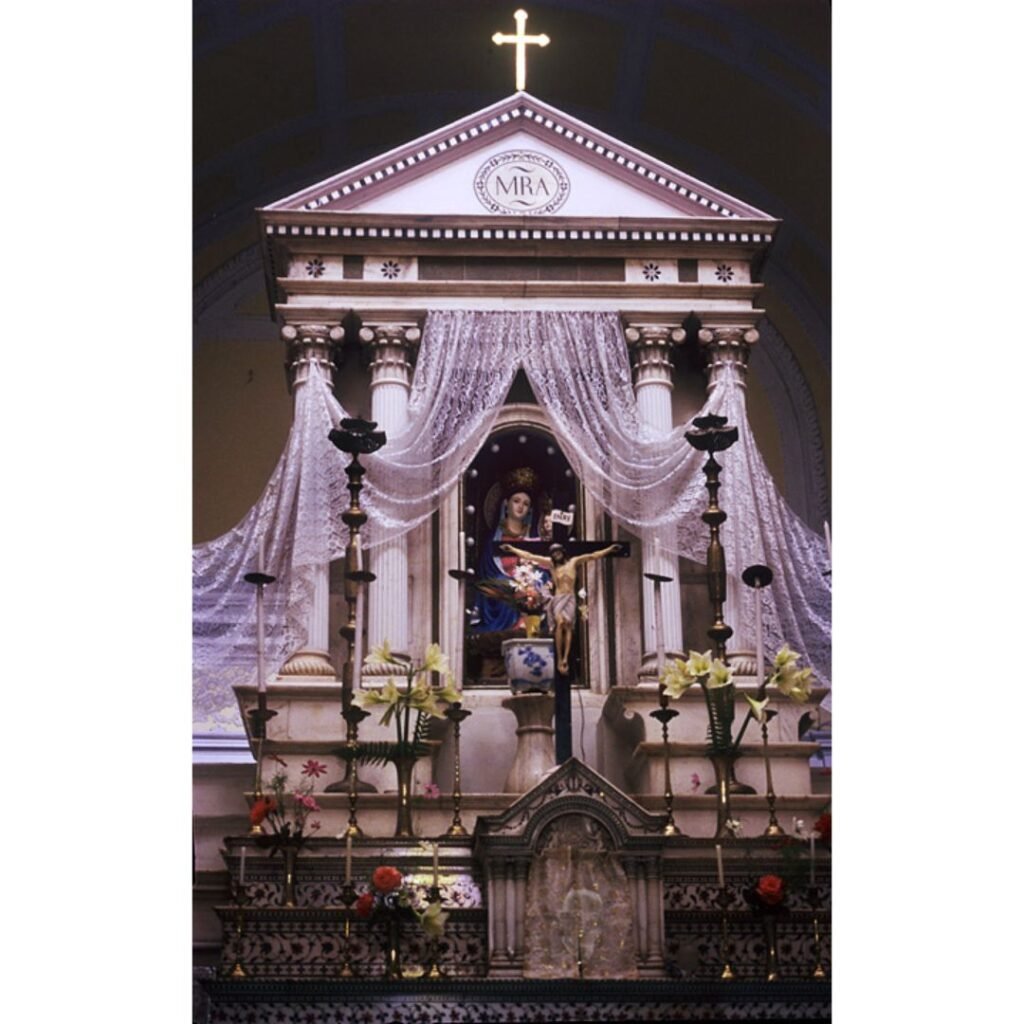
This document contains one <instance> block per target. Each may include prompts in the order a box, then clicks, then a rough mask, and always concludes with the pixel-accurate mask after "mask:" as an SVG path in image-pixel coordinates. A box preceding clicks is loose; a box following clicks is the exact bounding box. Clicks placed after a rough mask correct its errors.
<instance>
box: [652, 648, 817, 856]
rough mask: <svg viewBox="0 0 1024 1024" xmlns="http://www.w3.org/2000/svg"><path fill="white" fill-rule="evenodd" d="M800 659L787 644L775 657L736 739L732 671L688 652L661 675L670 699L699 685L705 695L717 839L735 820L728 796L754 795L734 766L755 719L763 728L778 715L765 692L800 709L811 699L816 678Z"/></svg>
mask: <svg viewBox="0 0 1024 1024" xmlns="http://www.w3.org/2000/svg"><path fill="white" fill-rule="evenodd" d="M799 658H800V655H799V654H797V653H796V652H794V651H791V650H790V649H789V647H788V645H785V644H784V645H783V647H782V650H781V651H779V653H778V654H777V655H776V657H775V671H774V673H773V674H772V676H771V677H770V678H769V679H767V680H766V681H765V682H764V683H763V684H762V685H761V686H760V687H759V688H758V691H757V695H756V696H754V697H751V696H750V695H749V694H744V696H745V697H746V700H747V703H748V704H749V705H750V707H749V709H748V711H747V717H746V718H745V719H744V721H743V726H742V727H741V728H740V731H739V734H738V735H737V736H736V738H735V739H734V738H733V735H732V726H733V719H734V718H735V709H736V704H735V701H736V686H735V683H734V682H733V678H732V669H731V668H729V666H728V665H726V664H725V662H723V661H721V660H720V659H718V658H715V659H712V657H711V652H710V651H705V652H704V653H703V654H699V653H698V652H697V651H690V657H689V658H688V659H687V660H686V661H683V660H682V659H681V658H673V659H672V660H671V661H669V662H668V663H667V664H666V665H665V667H664V669H663V670H662V672H661V676H660V682H661V684H662V686H663V687H664V692H665V694H666V696H668V697H671V698H679V697H681V696H682V695H683V694H684V693H685V692H686V691H687V690H688V689H689V688H690V687H691V686H693V685H694V684H697V685H699V686H700V688H701V690H703V692H704V702H705V704H706V705H707V710H708V757H709V758H710V759H711V763H712V765H713V766H714V769H715V791H716V794H717V796H718V827H717V829H716V832H715V838H722V837H724V836H725V835H727V834H728V833H729V827H728V822H729V821H730V820H732V814H731V810H730V802H729V796H730V793H731V792H733V791H736V792H753V790H751V789H749V787H741V786H740V785H739V783H737V782H736V781H735V779H734V778H733V764H734V762H735V760H736V758H737V757H738V756H739V746H740V741H741V740H742V739H743V734H744V733H745V732H746V729H747V725H748V724H749V723H750V721H751V719H756V720H757V721H758V722H761V723H765V722H767V721H768V720H769V719H770V718H771V717H772V716H773V715H775V714H776V712H775V711H774V710H771V711H770V710H768V703H769V699H770V698H768V697H767V696H766V689H767V687H769V686H775V687H776V688H777V689H778V690H779V692H781V693H783V694H785V695H786V696H788V697H789V698H790V699H791V700H795V701H798V702H800V703H803V702H804V701H806V700H807V699H808V698H809V697H810V694H811V685H812V681H813V677H812V675H811V670H810V669H798V668H797V667H796V662H797V661H798V660H799Z"/></svg>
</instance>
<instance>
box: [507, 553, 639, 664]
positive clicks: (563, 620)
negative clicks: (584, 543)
mask: <svg viewBox="0 0 1024 1024" xmlns="http://www.w3.org/2000/svg"><path fill="white" fill-rule="evenodd" d="M501 550H502V551H506V552H508V553H509V554H512V555H515V556H516V557H517V558H521V559H523V561H526V562H532V563H533V564H534V565H538V566H540V567H541V568H542V569H546V570H547V571H548V572H550V573H551V578H552V579H553V580H554V593H553V594H552V595H551V600H550V601H549V602H548V607H547V616H548V627H549V628H550V629H551V631H552V632H553V633H554V635H555V657H556V659H557V662H558V671H559V672H561V673H562V675H568V673H569V654H570V652H571V650H572V631H573V627H574V626H575V625H576V570H577V568H578V567H579V566H580V565H582V564H583V563H585V562H596V561H597V560H598V559H599V558H604V557H605V556H607V555H612V554H615V553H616V552H618V551H621V550H622V545H621V544H609V545H608V547H605V548H601V549H600V550H598V551H590V552H588V553H586V554H582V555H574V556H573V557H572V558H569V557H568V556H567V555H566V553H565V548H564V547H563V546H562V545H561V544H557V543H556V544H552V545H551V546H550V547H549V548H548V554H549V555H550V557H548V558H545V557H544V556H543V555H534V554H531V553H530V552H529V551H524V550H523V549H522V548H516V547H513V546H512V545H511V544H502V545H501Z"/></svg>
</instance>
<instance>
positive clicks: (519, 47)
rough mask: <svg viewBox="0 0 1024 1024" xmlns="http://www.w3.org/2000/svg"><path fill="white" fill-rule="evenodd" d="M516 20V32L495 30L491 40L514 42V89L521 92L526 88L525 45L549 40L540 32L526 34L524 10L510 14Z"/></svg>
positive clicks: (501, 42) (539, 44) (499, 42)
mask: <svg viewBox="0 0 1024 1024" xmlns="http://www.w3.org/2000/svg"><path fill="white" fill-rule="evenodd" d="M512 17H513V18H515V20H516V34H515V35H514V36H512V35H506V34H505V33H504V32H495V33H494V35H493V36H491V41H492V42H493V43H494V44H495V45H496V46H501V45H502V44H503V43H515V44H516V90H517V91H519V92H522V90H523V89H525V88H526V47H527V45H528V44H531V43H534V44H536V45H537V46H547V45H548V43H550V42H551V40H550V39H549V38H548V37H547V36H546V35H544V33H543V32H542V33H541V34H540V35H539V36H528V35H527V34H526V19H527V17H528V15H527V13H526V11H524V10H523V9H522V8H520V9H519V10H518V11H516V13H515V14H513V15H512Z"/></svg>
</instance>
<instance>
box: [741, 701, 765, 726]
mask: <svg viewBox="0 0 1024 1024" xmlns="http://www.w3.org/2000/svg"><path fill="white" fill-rule="evenodd" d="M743 696H744V697H746V698H747V703H748V704H749V705H750V711H751V714H753V716H754V719H755V720H756V721H757V724H758V725H762V724H763V723H764V720H765V714H764V709H765V708H766V707H768V699H769V698H767V697H765V699H764V700H754V698H753V697H751V696H750V694H749V693H745V694H743Z"/></svg>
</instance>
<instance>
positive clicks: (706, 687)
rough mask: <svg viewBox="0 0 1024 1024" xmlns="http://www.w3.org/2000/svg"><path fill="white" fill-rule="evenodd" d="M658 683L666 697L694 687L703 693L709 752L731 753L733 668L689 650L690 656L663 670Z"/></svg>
mask: <svg viewBox="0 0 1024 1024" xmlns="http://www.w3.org/2000/svg"><path fill="white" fill-rule="evenodd" d="M660 682H661V684H662V686H664V688H665V694H666V696H668V697H672V698H676V699H677V698H679V697H681V696H682V695H683V694H684V693H685V692H686V691H687V690H688V689H689V688H690V687H691V686H693V685H694V684H696V685H698V686H700V688H701V689H702V690H703V691H704V700H705V703H706V704H707V709H708V740H709V742H710V746H711V753H713V754H722V753H731V752H732V751H733V749H734V745H733V742H732V721H733V717H734V714H735V706H734V704H733V699H734V696H735V686H734V684H733V681H732V669H731V668H729V666H728V665H726V664H725V663H724V662H723V661H721V660H719V659H718V658H715V659H712V657H711V652H710V651H705V652H704V653H703V654H699V653H698V652H697V651H690V657H689V658H688V659H687V660H686V661H683V660H682V658H673V659H671V661H669V662H668V663H667V664H666V665H665V667H664V668H663V669H662V672H661V676H660Z"/></svg>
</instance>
